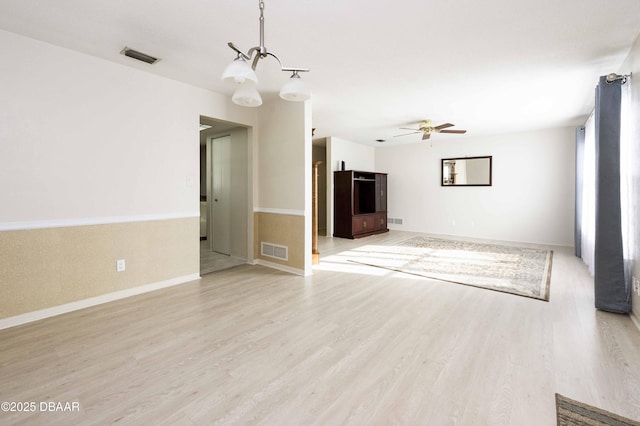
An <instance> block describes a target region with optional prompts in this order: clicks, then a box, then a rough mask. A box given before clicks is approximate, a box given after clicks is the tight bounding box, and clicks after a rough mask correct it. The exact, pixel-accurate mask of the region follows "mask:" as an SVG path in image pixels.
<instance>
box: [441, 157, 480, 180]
mask: <svg viewBox="0 0 640 426" xmlns="http://www.w3.org/2000/svg"><path fill="white" fill-rule="evenodd" d="M483 158H488V159H489V182H488V183H463V184H453V185H451V184H446V183H444V163H445V161H451V160H479V159H483ZM440 186H446V187H456V186H493V156H492V155H482V156H478V157H455V158H443V159H442V160H441V161H440Z"/></svg>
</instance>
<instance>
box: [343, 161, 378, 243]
mask: <svg viewBox="0 0 640 426" xmlns="http://www.w3.org/2000/svg"><path fill="white" fill-rule="evenodd" d="M333 189H334V191H333V218H334V220H333V227H334V231H333V236H334V237H341V238H360V237H366V236H368V235H373V234H380V233H382V232H388V231H389V229H388V228H387V174H386V173H376V172H362V171H357V170H346V171H338V172H333Z"/></svg>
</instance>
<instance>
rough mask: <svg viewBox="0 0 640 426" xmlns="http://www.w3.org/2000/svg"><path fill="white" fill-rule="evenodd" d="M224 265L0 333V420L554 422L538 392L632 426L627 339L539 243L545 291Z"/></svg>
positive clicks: (571, 261)
mask: <svg viewBox="0 0 640 426" xmlns="http://www.w3.org/2000/svg"><path fill="white" fill-rule="evenodd" d="M412 235H414V234H412V233H403V232H390V233H388V234H384V235H378V236H373V237H369V238H366V239H363V240H355V241H350V240H343V239H330V238H324V239H321V244H320V252H321V253H322V256H323V257H322V262H321V264H320V265H319V266H317V267H315V268H314V275H313V276H310V277H306V278H303V277H298V276H293V275H290V274H287V273H284V272H279V271H275V270H271V269H267V268H264V267H258V266H250V265H242V266H237V267H234V268H231V269H227V270H224V271H221V272H216V273H214V274H209V275H206V276H205V277H204V278H203V279H202V280H200V281H195V282H192V283H187V284H184V285H180V286H177V287H173V288H168V289H164V290H159V291H156V292H153V293H148V294H144V295H140V296H136V297H132V298H129V299H126V300H121V301H116V302H112V303H108V304H104V305H101V306H96V307H92V308H89V309H85V310H82V311H77V312H73V313H69V314H65V315H61V316H58V317H55V318H50V319H47V320H43V321H39V322H36V323H32V324H27V325H24V326H20V327H15V328H12V329H7V330H4V331H0V345H1V346H0V378H1V381H2V384H1V385H0V401H17V402H29V401H34V402H38V403H39V402H41V401H54V402H67V401H77V402H79V406H80V411H79V412H71V413H47V412H44V413H43V412H39V413H7V412H0V424H12V423H18V424H47V425H52V424H60V425H68V424H109V423H113V422H118V423H119V424H135V425H139V424H172V425H173V424H186V425H190V424H198V425H199V424H269V425H298V424H299V425H312V424H317V425H332V424H380V425H388V424H406V425H454V424H455V425H474V426H475V425H518V426H520V425H555V403H554V394H555V393H556V392H558V393H561V394H563V395H565V396H568V397H569V398H572V399H577V400H580V401H583V402H585V403H588V404H593V405H596V406H598V407H601V408H604V409H606V410H610V411H614V412H617V413H618V414H621V415H624V416H627V417H631V418H634V419H640V332H639V331H638V329H637V328H635V326H634V325H633V324H632V323H631V321H630V320H629V318H628V317H626V316H622V315H615V314H608V313H604V312H600V311H596V310H595V309H594V307H593V289H592V280H591V278H590V277H589V275H588V272H587V271H586V268H585V267H584V265H583V264H582V263H581V261H580V260H578V259H576V258H575V257H574V256H573V254H572V251H571V249H569V248H563V247H553V249H554V259H553V270H552V282H551V298H550V301H549V302H548V303H547V302H542V301H538V300H533V299H528V298H524V297H518V296H513V295H508V294H503V293H497V292H493V291H487V290H482V289H477V288H473V287H466V286H461V285H455V284H449V283H442V282H437V281H431V280H428V279H422V278H419V277H415V276H409V275H404V274H401V273H395V272H387V271H383V270H379V269H376V268H367V267H363V266H357V265H354V264H349V263H348V262H344V261H343V260H342V258H341V256H340V252H342V251H343V250H347V249H349V248H353V247H356V246H357V245H362V244H395V243H397V242H399V241H401V240H403V239H406V238H409V237H410V236H412Z"/></svg>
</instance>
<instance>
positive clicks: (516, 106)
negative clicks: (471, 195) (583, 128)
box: [0, 0, 640, 144]
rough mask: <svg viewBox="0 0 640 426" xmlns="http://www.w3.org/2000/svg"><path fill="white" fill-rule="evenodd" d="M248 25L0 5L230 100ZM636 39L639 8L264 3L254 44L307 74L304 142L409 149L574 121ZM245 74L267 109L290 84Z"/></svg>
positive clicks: (218, 16)
mask: <svg viewBox="0 0 640 426" xmlns="http://www.w3.org/2000/svg"><path fill="white" fill-rule="evenodd" d="M258 16H259V9H258V1H257V0H208V1H205V0H181V1H176V0H126V1H123V0H90V1H89V0H55V1H41V0H2V1H1V2H0V28H2V29H5V30H7V31H11V32H15V33H19V34H23V35H26V36H29V37H33V38H35V39H39V40H44V41H47V42H50V43H53V44H57V45H60V46H64V47H67V48H70V49H74V50H77V51H81V52H85V53H89V54H92V55H95V56H98V57H101V58H105V59H108V60H111V61H114V62H119V63H122V64H126V65H128V66H132V67H135V68H140V69H144V70H147V71H149V72H152V73H156V74H160V75H163V76H166V77H170V78H173V79H176V80H180V81H184V82H187V83H190V84H193V85H196V86H200V87H203V88H207V89H211V90H214V91H217V92H222V93H225V94H228V95H231V93H232V88H230V87H227V86H225V85H223V84H222V82H221V81H220V75H221V73H222V70H223V69H224V67H225V66H226V65H227V63H229V62H230V61H231V60H232V59H233V58H234V53H233V52H232V51H231V50H230V49H229V48H228V47H227V42H229V41H232V42H234V43H235V44H236V45H237V46H239V47H241V48H242V49H244V50H248V49H249V48H250V47H253V46H256V45H258V44H259V32H258V29H259V25H258ZM639 33H640V1H639V0H537V1H531V0H526V1H525V0H484V1H480V0H453V1H434V0H426V1H419V0H394V1H393V2H390V1H377V2H375V1H372V0H324V1H319V0H315V1H312V0H265V45H266V47H267V48H268V49H269V50H270V51H271V52H273V53H275V54H276V55H278V56H279V57H280V59H281V60H282V61H283V63H284V64H285V65H286V66H290V67H308V68H311V72H310V73H305V74H303V75H302V77H303V79H304V80H305V81H307V82H308V83H309V85H310V86H311V89H312V91H313V127H315V128H316V138H321V137H326V136H337V137H340V138H344V139H347V140H352V141H355V142H361V143H372V144H373V143H375V142H374V140H375V139H379V138H381V139H387V140H388V142H387V143H404V142H418V141H420V135H413V136H406V137H401V138H393V136H394V135H397V134H401V133H406V132H405V131H402V130H399V129H398V128H399V127H407V126H409V127H412V125H414V124H416V123H418V122H419V121H421V120H422V119H424V118H431V119H433V120H434V122H435V124H440V123H443V122H451V123H455V124H456V126H457V127H456V128H464V129H468V131H469V132H468V134H467V136H468V137H469V136H473V135H480V134H491V133H503V132H513V131H527V130H532V129H541V128H550V127H559V126H568V125H577V124H581V123H582V122H583V121H584V117H585V116H586V115H587V114H588V113H589V111H590V110H591V108H592V107H593V88H594V86H595V84H596V81H597V78H598V76H600V75H604V74H608V73H610V72H613V71H618V70H619V67H620V66H621V64H622V62H623V60H624V59H625V57H626V55H627V54H628V52H629V49H630V47H631V45H632V43H633V42H634V40H635V39H636V37H637V36H638V34H639ZM125 46H129V47H131V48H134V49H137V50H140V51H142V52H145V53H148V54H150V55H153V56H157V57H160V58H161V59H162V60H161V61H160V62H158V63H157V64H155V65H151V66H150V65H147V64H144V63H141V62H138V61H135V60H132V59H130V58H127V57H124V56H123V55H120V54H119V52H120V51H121V50H122V48H123V47H125ZM4 59H5V60H7V59H10V58H4ZM42 66H46V64H42ZM257 73H258V77H259V78H260V83H259V89H260V91H261V93H262V94H263V97H265V98H268V97H269V96H276V93H277V91H278V89H279V87H280V85H281V84H282V83H283V82H284V81H286V79H287V78H288V74H286V73H282V72H280V71H279V68H278V64H277V62H276V61H275V60H273V59H270V58H267V59H264V60H262V61H261V62H260V64H259V65H258V70H257ZM457 137H460V136H456V135H442V134H441V135H435V136H434V137H433V138H432V139H436V140H441V139H451V138H457Z"/></svg>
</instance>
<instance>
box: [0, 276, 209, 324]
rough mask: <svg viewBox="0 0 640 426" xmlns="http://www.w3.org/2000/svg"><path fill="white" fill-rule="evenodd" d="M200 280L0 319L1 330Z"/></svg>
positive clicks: (157, 285) (179, 281) (173, 282)
mask: <svg viewBox="0 0 640 426" xmlns="http://www.w3.org/2000/svg"><path fill="white" fill-rule="evenodd" d="M199 279H200V274H191V275H184V276H182V277H176V278H172V279H170V280H166V281H159V282H156V283H151V284H145V285H141V286H139V287H133V288H128V289H126V290H120V291H115V292H113V293H107V294H103V295H101V296H96V297H90V298H88V299H83V300H78V301H76V302H71V303H65V304H64V305H58V306H53V307H51V308H45V309H40V310H38V311H33V312H27V313H26V314H20V315H16V316H13V317H8V318H3V319H0V330H4V329H5V328H10V327H15V326H17V325H22V324H26V323H29V322H33V321H38V320H41V319H45V318H49V317H53V316H56V315H61V314H66V313H67V312H72V311H77V310H80V309H84V308H88V307H91V306H96V305H101V304H103V303H107V302H112V301H114V300H118V299H124V298H127V297H131V296H136V295H138V294H142V293H148V292H150V291H154V290H160V289H161V288H167V287H172V286H175V285H178V284H184V283H186V282H189V281H195V280H199Z"/></svg>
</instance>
